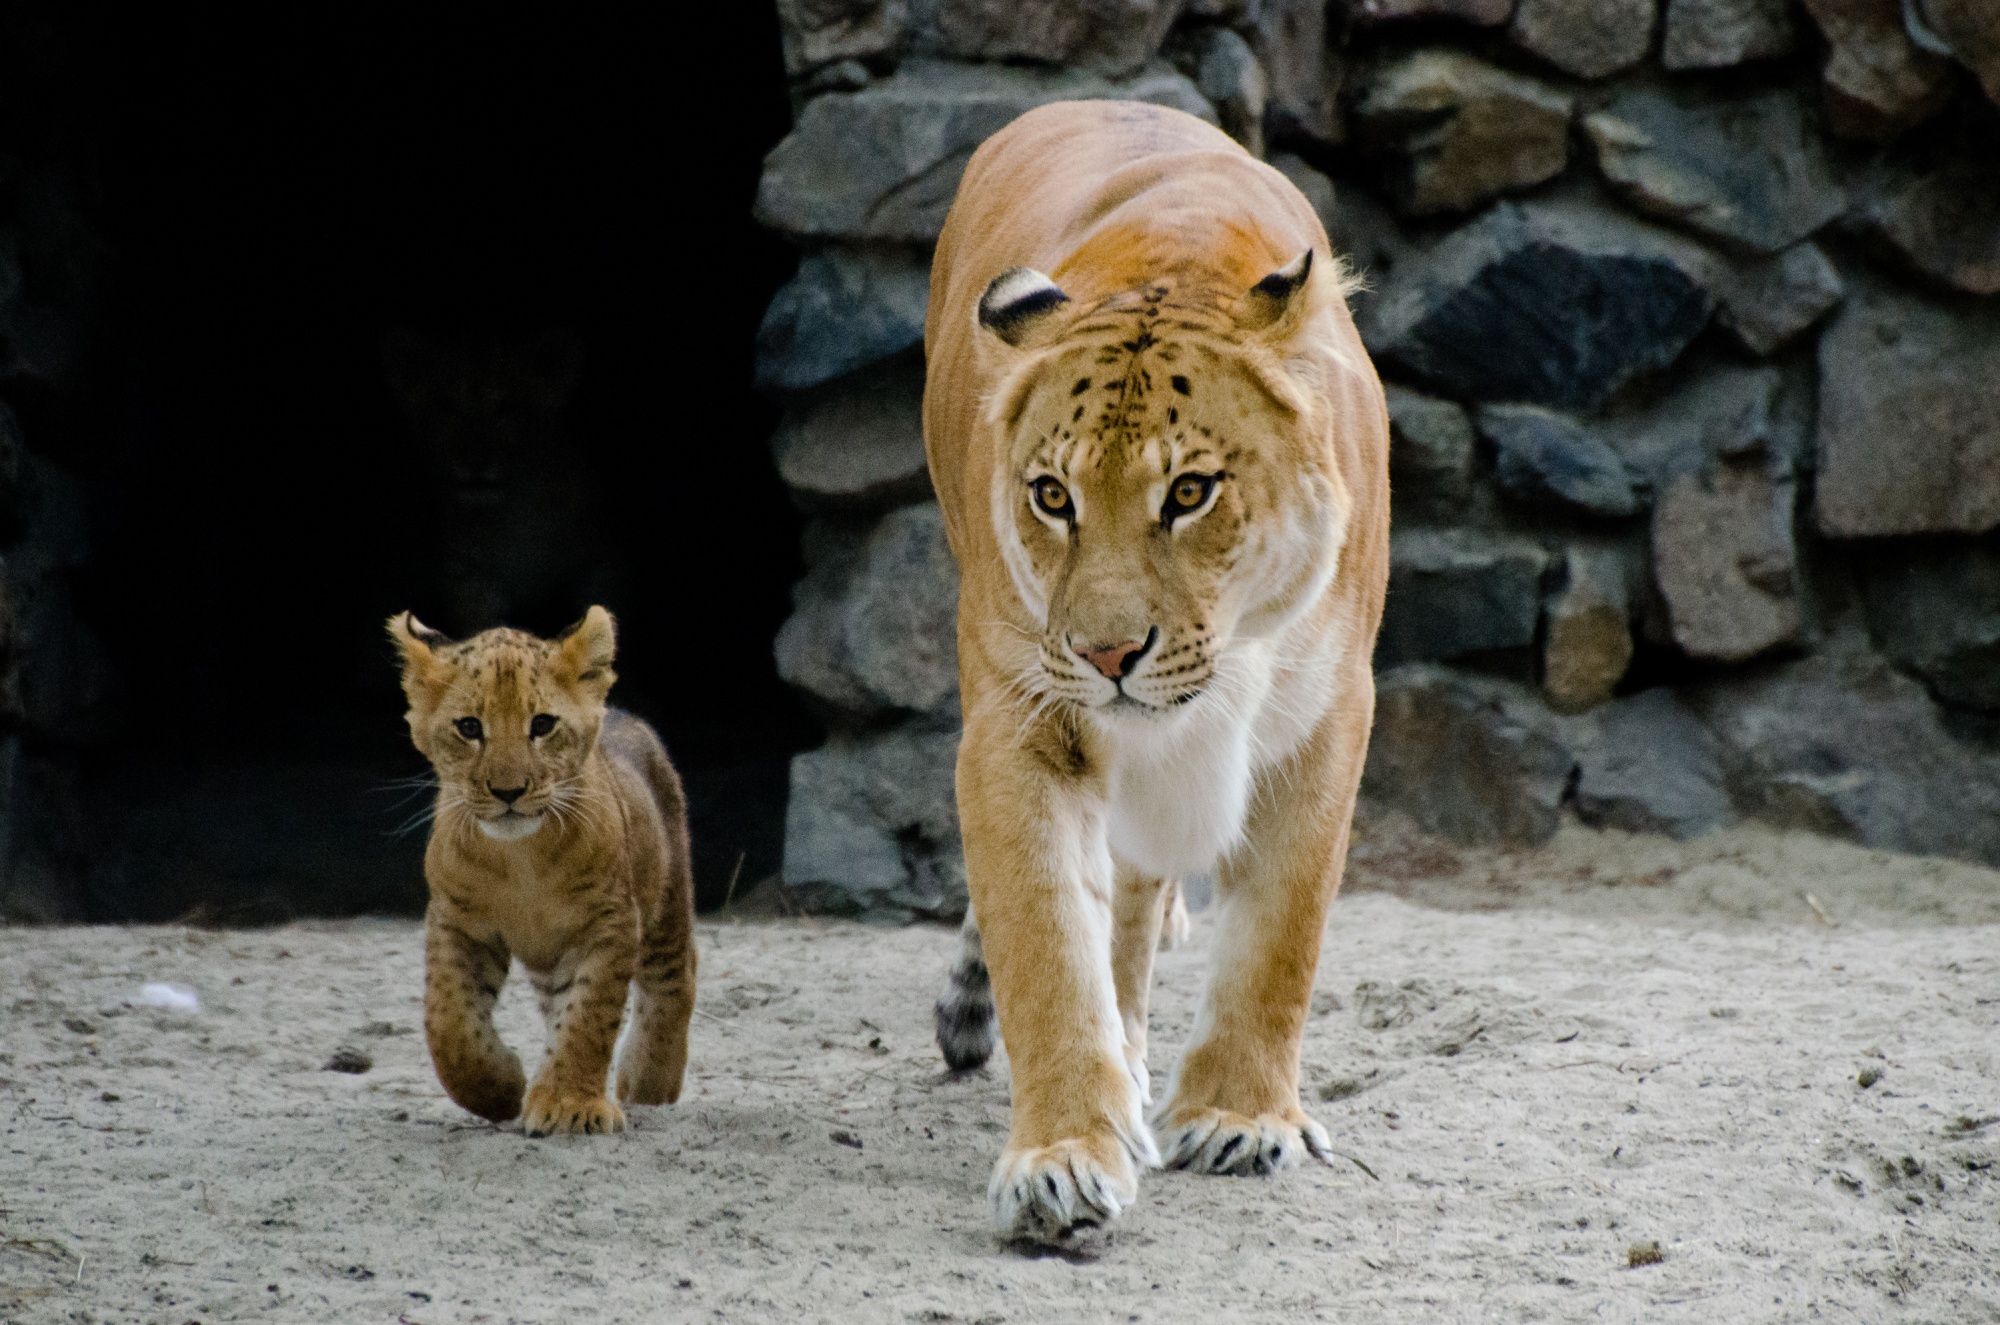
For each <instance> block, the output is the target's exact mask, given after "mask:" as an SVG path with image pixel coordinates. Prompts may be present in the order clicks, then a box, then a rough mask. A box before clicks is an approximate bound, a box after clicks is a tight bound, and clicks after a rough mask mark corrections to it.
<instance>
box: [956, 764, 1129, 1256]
mask: <svg viewBox="0 0 2000 1325" xmlns="http://www.w3.org/2000/svg"><path fill="white" fill-rule="evenodd" d="M1013 735H1014V733H1013V732H1012V731H1001V732H993V733H978V732H976V731H968V732H967V735H966V739H965V741H964V743H963V744H962V745H961V746H960V755H959V780H958V785H959V815H960V820H961V824H962V826H963V829H964V834H965V857H966V868H967V873H968V882H969V883H970V886H971V892H972V900H973V906H974V908H975V910H976V912H977V914H978V916H979V929H980V935H981V939H982V943H983V946H984V949H985V958H986V966H987V969H988V971H989V972H990V974H991V979H992V985H993V995H994V1004H995V1007H996V1009H997V1011H998V1013H999V1021H1000V1033H1001V1037H1002V1038H1003V1039H1004V1040H1005V1041H1006V1045H1007V1056H1008V1061H1009V1064H1010V1066H1011V1071H1012V1085H1013V1105H1014V1115H1013V1126H1012V1129H1011V1131H1010V1133H1009V1136H1008V1139H1007V1146H1006V1149H1005V1150H1003V1151H1002V1152H1001V1155H1000V1160H999V1163H998V1164H997V1165H996V1166H995V1167H994V1170H993V1180H992V1182H991V1184H990V1185H989V1187H988V1189H987V1191H988V1196H989V1198H990V1199H991V1201H992V1206H993V1218H994V1221H995V1222H996V1224H997V1225H998V1226H999V1228H1000V1231H1001V1232H1002V1233H1003V1234H1004V1235H1006V1236H1007V1237H1010V1238H1025V1239H1030V1240H1034V1241H1042V1242H1053V1241H1059V1240H1061V1239H1063V1238H1065V1237H1067V1236H1069V1235H1070V1234H1071V1233H1073V1232H1075V1231H1076V1230H1077V1229H1079V1228H1085V1227H1090V1226H1093V1225H1100V1224H1105V1223H1109V1222H1110V1221H1111V1220H1113V1219H1115V1218H1117V1217H1118V1215H1119V1214H1120V1213H1121V1212H1122V1211H1123V1210H1124V1209H1125V1208H1126V1207H1127V1206H1129V1205H1130V1204H1131V1203H1132V1202H1133V1200H1135V1199H1136V1198H1137V1196H1138V1190H1139V1169H1140V1168H1141V1167H1142V1166H1147V1165H1152V1164H1156V1163H1158V1155H1157V1152H1156V1151H1155V1150H1154V1147H1153V1139H1152V1135H1151V1133H1150V1132H1149V1131H1148V1130H1147V1128H1146V1124H1145V1120H1144V1117H1143V1114H1142V1105H1141V1101H1140V1095H1139V1090H1138V1087H1137V1085H1136V1083H1135V1082H1134V1081H1133V1080H1132V1077H1131V1075H1130V1073H1129V1072H1128V1071H1127V1070H1126V1063H1125V1058H1124V1038H1125V1036H1124V1028H1123V1026H1122V1025H1121V1024H1120V1020H1119V1015H1118V998H1117V993H1116V990H1115V986H1114V983H1113V979H1112V973H1111V960H1110V958H1111V930H1112V867H1111V857H1110V853H1109V851H1108V850H1107V848H1106V847H1105V844H1104V814H1103V809H1102V803H1101V800H1100V799H1097V798H1094V797H1093V796H1092V795H1091V793H1090V792H1089V791H1088V790H1087V789H1085V788H1081V787H1077V786H1075V785H1073V784H1072V785H1065V784H1064V782H1063V781H1062V780H1061V779H1060V778H1059V777H1057V776H1055V775H1053V774H1052V773H1051V772H1050V771H1049V770H1046V769H1043V768H1040V767H1037V766H1036V765H1037V763H1038V761H1037V760H1036V758H1035V756H1034V754H1033V753H1032V752H1024V751H1021V750H1020V749H1019V748H1018V747H1015V746H1014V743H1013V741H1012V740H1010V739H1008V738H1010V737H1012V736H1013ZM982 736H983V737H984V739H982Z"/></svg>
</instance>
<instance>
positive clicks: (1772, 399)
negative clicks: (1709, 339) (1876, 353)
mask: <svg viewBox="0 0 2000 1325" xmlns="http://www.w3.org/2000/svg"><path fill="white" fill-rule="evenodd" d="M1685 368H1686V371H1684V372H1682V371H1679V370H1677V372H1676V375H1675V380H1674V381H1673V383H1672V384H1671V387H1670V389H1668V390H1666V391H1664V392H1663V393H1661V394H1660V395H1659V396H1658V397H1657V398H1655V399H1653V400H1651V401H1649V402H1647V403H1646V404H1645V405H1643V406H1641V407H1637V408H1634V409H1631V410H1628V411H1626V412H1624V413H1620V414H1618V415H1616V416H1614V417H1611V418H1607V419H1601V420H1598V421H1596V422H1594V423H1593V424H1592V425H1591V429H1592V431H1593V432H1594V433H1596V435H1597V436H1599V437H1601V438H1603V439H1604V440H1605V441H1606V442H1607V443H1609V444H1610V446H1611V447H1612V448H1613V449H1614V450H1616V451H1617V452H1618V454H1619V455H1621V456H1623V457H1624V458H1625V461H1626V463H1627V464H1629V465H1630V466H1632V468H1633V469H1634V470H1636V471H1638V472H1639V473H1640V474H1641V475H1643V476H1644V477H1645V478H1646V480H1647V481H1648V482H1650V483H1651V484H1652V485H1653V487H1654V489H1655V490H1656V491H1658V490H1660V489H1663V488H1665V487H1666V486H1667V485H1668V484H1669V483H1671V482H1672V481H1673V480H1674V479H1676V478H1678V477H1680V476H1681V475H1682V474H1684V473H1687V472H1689V471H1691V470H1699V469H1703V468H1705V467H1707V465H1708V464H1709V463H1710V462H1711V461H1712V460H1714V459H1715V458H1716V457H1719V456H1721V457H1741V456H1746V455H1751V454H1769V455H1773V456H1778V457H1782V458H1783V459H1784V460H1786V461H1788V462H1792V463H1794V464H1795V463H1796V462H1797V461H1798V459H1799V457H1800V456H1801V454H1802V452H1803V451H1804V449H1805V446H1806V437H1805V432H1806V425H1807V423H1808V420H1807V419H1806V418H1805V417H1804V416H1803V411H1802V409H1799V408H1796V407H1793V403H1792V401H1791V400H1790V399H1788V397H1787V394H1786V390H1785V375H1784V374H1783V373H1782V372H1780V371H1779V370H1778V369H1777V368H1772V367H1749V366H1747V365H1744V364H1738V363H1728V362H1717V361H1715V360H1713V359H1708V358H1703V359H1702V360H1699V361H1697V362H1693V363H1690V364H1688V365H1686V366H1685Z"/></svg>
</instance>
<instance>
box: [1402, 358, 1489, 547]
mask: <svg viewBox="0 0 2000 1325" xmlns="http://www.w3.org/2000/svg"><path fill="white" fill-rule="evenodd" d="M1387 394H1388V398H1389V491H1390V492H1391V493H1393V494H1394V501H1395V504H1396V513H1397V514H1398V515H1399V516H1401V515H1405V514H1408V515H1414V516H1417V517H1418V518H1420V519H1423V518H1428V519H1435V520H1440V521H1457V520H1461V519H1462V518H1463V517H1464V515H1465V512H1466V508H1467V507H1468V506H1469V505H1470V504H1471V502H1472V500H1473V463H1474V459H1475V454H1476V453H1475V442H1474V438H1473V432H1472V420H1471V419H1470V418H1469V417H1468V416H1467V415H1466V412H1465V411H1464V410H1463V409H1460V408H1459V407H1458V406H1457V405H1454V404H1453V403H1452V402H1450V401H1449V400H1438V399H1436V398H1435V397H1432V396H1426V395H1420V394H1418V393H1417V392H1415V391H1412V390H1410V389H1409V388H1407V387H1400V386H1395V385H1391V386H1389V387H1388V388H1387Z"/></svg>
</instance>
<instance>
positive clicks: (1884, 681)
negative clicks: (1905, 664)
mask: <svg viewBox="0 0 2000 1325" xmlns="http://www.w3.org/2000/svg"><path fill="white" fill-rule="evenodd" d="M1690 702H1692V703H1693V704H1694V705H1695V706H1696V708H1697V709H1698V710H1699V711H1701V712H1702V713H1703V716H1704V717H1705V718H1706V719H1707V722H1708V725H1709V727H1710V729H1711V730H1712V731H1714V732H1715V733H1716V735H1717V738H1718V740H1719V741H1720V744H1721V747H1722V758H1723V768H1724V771H1725V773H1726V775H1727V779H1728V783H1729V787H1730V792H1731V797H1732V799H1733V800H1734V801H1735V802H1736V803H1737V805H1738V806H1740V807H1741V808H1743V809H1744V810H1746V811H1748V812H1750V813H1754V814H1756V815H1757V816H1759V817H1761V818H1764V819H1767V820H1770V821H1772V822H1775V823H1778V824H1781V825H1785V826H1789V827H1799V828H1809V829H1812V830H1814V831H1816V832H1822V833H1830V834H1834V835H1836V836H1840V837H1846V838H1851V839H1853V840H1854V841H1857V842H1860V843H1862V844H1863V845H1866V846H1871V847H1877V848H1881V849H1883V850H1889V851H1908V852H1916V853H1920V854H1923V855H1937V856H1956V857H1958V858H1960V859H1964V860H1975V861H1981V862H1984V863H1985V864H1989V865H2000V758H1996V757H1995V756H1993V755H1992V754H1990V753H1987V752H1985V751H1983V750H1981V749H1980V748H1978V747H1976V746H1972V745H1968V744H1965V743H1964V742H1962V741H1960V740H1959V739H1957V738H1956V737H1955V736H1954V735H1953V734H1952V732H1951V731H1950V730H1949V729H1948V728H1947V726H1946V724H1945V723H1944V722H1943V721H1942V718H1941V715H1940V713H1939V711H1938V708H1937V705H1936V704H1934V703H1933V702H1932V700H1931V697H1930V696H1929V695H1927V694H1926V693H1924V688H1923V687H1922V686H1921V685H1919V684H1918V683H1917V682H1915V681H1913V680H1911V679H1910V678H1909V677H1907V676H1904V675H1903V674H1902V673H1900V672H1898V671H1896V670H1895V669H1894V668H1893V667H1891V666H1890V665H1889V664H1888V663H1887V661H1885V660H1884V659H1882V658H1881V657H1880V656H1879V655H1876V654H1874V653H1872V652H1869V651H1868V650H1867V649H1866V648H1865V646H1864V645H1862V644H1861V643H1860V642H1858V641H1854V640H1851V639H1848V638H1846V637H1844V636H1837V637H1835V639H1834V640H1833V641H1832V642H1831V645H1830V647H1828V648H1826V649H1824V650H1823V651H1821V652H1819V653H1815V654H1812V655H1810V656H1808V657H1806V658H1803V659H1801V660H1799V661H1797V662H1794V663H1791V664H1789V665H1787V666H1784V667H1780V668H1774V669H1770V670H1765V671H1761V672H1757V673H1753V674H1749V675H1742V676H1737V677H1732V678H1729V679H1726V680H1723V681H1720V682H1718V683H1716V684H1714V685H1712V686H1710V687H1708V688H1707V689H1705V690H1703V691H1700V692H1697V693H1696V694H1695V695H1693V696H1691V698H1690Z"/></svg>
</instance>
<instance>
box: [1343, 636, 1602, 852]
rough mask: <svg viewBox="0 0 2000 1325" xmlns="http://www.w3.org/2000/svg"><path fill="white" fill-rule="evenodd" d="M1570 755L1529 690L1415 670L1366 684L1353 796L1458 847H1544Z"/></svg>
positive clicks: (1557, 818) (1439, 670)
mask: <svg viewBox="0 0 2000 1325" xmlns="http://www.w3.org/2000/svg"><path fill="white" fill-rule="evenodd" d="M1575 768H1576V756H1575V754H1574V753H1573V752H1572V751H1571V750H1570V748H1569V747H1568V745H1567V744H1566V743H1565V741H1564V740H1563V738H1562V733H1561V728H1560V725H1559V722H1558V720H1557V719H1556V717H1555V716H1554V715H1553V714H1551V713H1550V712H1549V711H1548V710H1547V709H1546V708H1544V707H1543V706H1542V703H1541V701H1540V699H1538V698H1537V697H1536V695H1535V693H1534V692H1533V691H1532V690H1529V689H1527V688H1526V687H1525V686H1520V685H1515V684H1513V683H1512V682H1508V681H1498V680H1494V679H1492V678H1489V677H1477V676H1467V675H1464V674H1462V673H1458V672H1453V671H1450V670H1448V669H1446V668H1443V667H1435V666H1431V665H1429V664H1424V663H1418V664H1414V665H1412V666H1408V667H1399V668H1397V669H1395V670H1394V671H1391V672H1387V673H1385V674H1383V675H1381V676H1378V677H1377V678H1376V681H1375V729H1374V735H1373V736H1372V737H1371V738H1370V739H1369V742H1368V766H1367V769H1366V771H1365V772H1364V773H1363V774H1362V779H1361V789H1362V793H1363V794H1364V795H1366V796H1368V797H1369V798H1370V799H1371V800H1374V801H1376V802H1378V803H1380V804H1383V805H1387V806H1389V807H1391V808H1393V809H1398V810H1401V811H1403V812H1404V813H1406V814H1408V815H1409V816H1410V817H1411V818H1413V819H1415V820H1416V821H1417V822H1418V823H1419V824H1420V825H1422V826H1423V827H1424V828H1425V829H1426V830H1428V831H1430V832H1433V833H1439V834H1442V835H1443V836H1445V837H1449V838H1451V839H1452V840H1453V841H1456V842H1462V843H1465V844H1467V845H1485V844H1495V843H1499V844H1509V845H1516V844H1519V845H1532V844H1534V843H1538V842H1546V841H1547V840H1548V839H1549V838H1551V837H1553V836H1554V835H1555V831H1556V828H1557V827H1558V826H1559V825H1560V823H1561V806H1562V801H1563V795H1564V793H1565V792H1566V791H1567V789H1568V787H1569V781H1570V775H1571V773H1572V772H1573V771H1574V770H1575Z"/></svg>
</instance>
